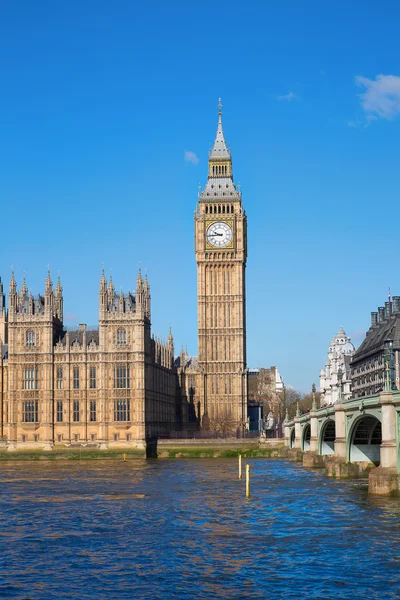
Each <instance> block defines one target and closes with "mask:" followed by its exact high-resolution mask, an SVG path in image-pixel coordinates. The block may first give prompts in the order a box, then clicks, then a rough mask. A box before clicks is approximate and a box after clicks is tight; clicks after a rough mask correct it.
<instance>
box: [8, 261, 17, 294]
mask: <svg viewBox="0 0 400 600" xmlns="http://www.w3.org/2000/svg"><path fill="white" fill-rule="evenodd" d="M9 291H10V294H15V293H16V291H17V282H16V281H15V277H14V267H13V269H12V271H11V279H10V290H9Z"/></svg>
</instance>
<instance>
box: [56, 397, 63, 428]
mask: <svg viewBox="0 0 400 600" xmlns="http://www.w3.org/2000/svg"><path fill="white" fill-rule="evenodd" d="M62 422H63V403H62V401H61V400H59V401H58V402H57V423H62Z"/></svg>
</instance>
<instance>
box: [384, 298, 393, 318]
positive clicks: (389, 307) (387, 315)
mask: <svg viewBox="0 0 400 600" xmlns="http://www.w3.org/2000/svg"><path fill="white" fill-rule="evenodd" d="M391 316H392V303H391V302H385V318H386V319H390V317H391Z"/></svg>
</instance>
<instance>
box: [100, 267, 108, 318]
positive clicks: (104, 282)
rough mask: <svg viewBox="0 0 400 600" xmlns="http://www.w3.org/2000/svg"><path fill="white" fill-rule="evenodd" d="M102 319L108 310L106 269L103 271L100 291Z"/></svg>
mask: <svg viewBox="0 0 400 600" xmlns="http://www.w3.org/2000/svg"><path fill="white" fill-rule="evenodd" d="M99 305H100V318H104V314H105V311H106V310H107V279H106V276H105V274H104V268H103V269H102V271H101V278H100V291H99Z"/></svg>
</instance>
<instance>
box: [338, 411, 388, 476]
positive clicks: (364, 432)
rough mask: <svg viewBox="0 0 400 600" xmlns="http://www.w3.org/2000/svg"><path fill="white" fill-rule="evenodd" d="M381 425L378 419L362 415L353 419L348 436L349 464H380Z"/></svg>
mask: <svg viewBox="0 0 400 600" xmlns="http://www.w3.org/2000/svg"><path fill="white" fill-rule="evenodd" d="M381 443H382V424H381V421H380V420H379V419H378V417H376V416H374V415H370V414H364V415H361V416H359V417H358V418H357V419H355V421H354V423H353V424H352V427H351V429H350V431H349V436H348V444H347V446H348V450H347V456H348V460H349V461H350V462H364V461H369V462H372V463H374V464H375V465H379V464H380V462H381Z"/></svg>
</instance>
